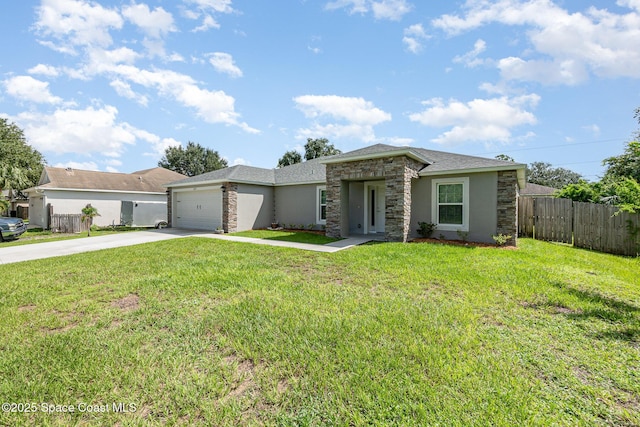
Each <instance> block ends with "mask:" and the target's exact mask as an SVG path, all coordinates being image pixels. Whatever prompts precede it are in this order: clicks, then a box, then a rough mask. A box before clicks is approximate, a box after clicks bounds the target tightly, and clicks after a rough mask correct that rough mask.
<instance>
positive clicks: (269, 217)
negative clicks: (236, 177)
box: [237, 184, 274, 231]
mask: <svg viewBox="0 0 640 427" xmlns="http://www.w3.org/2000/svg"><path fill="white" fill-rule="evenodd" d="M273 193H274V188H273V187H265V186H260V185H248V184H239V185H238V201H237V203H238V219H237V220H238V225H237V230H238V231H244V230H252V229H256V228H266V227H269V226H270V225H271V222H272V221H273V214H274V212H273V211H274V205H273Z"/></svg>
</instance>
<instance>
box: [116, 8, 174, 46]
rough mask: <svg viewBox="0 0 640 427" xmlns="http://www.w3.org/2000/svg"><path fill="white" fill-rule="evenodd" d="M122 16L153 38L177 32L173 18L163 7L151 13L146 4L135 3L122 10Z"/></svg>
mask: <svg viewBox="0 0 640 427" xmlns="http://www.w3.org/2000/svg"><path fill="white" fill-rule="evenodd" d="M122 15H123V16H124V17H125V18H127V19H128V20H129V21H131V22H133V23H134V24H135V25H137V26H138V27H140V29H141V30H142V31H143V32H144V33H145V34H146V35H147V36H149V37H152V38H156V39H158V38H161V37H163V36H165V35H166V34H167V33H170V32H174V31H176V26H175V24H174V22H173V16H172V15H171V14H170V13H169V12H167V11H166V10H164V9H163V8H162V7H157V8H155V9H154V10H153V11H151V10H150V9H149V6H147V5H146V4H135V3H133V4H131V5H130V6H124V7H123V8H122Z"/></svg>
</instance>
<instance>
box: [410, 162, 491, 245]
mask: <svg viewBox="0 0 640 427" xmlns="http://www.w3.org/2000/svg"><path fill="white" fill-rule="evenodd" d="M459 177H468V178H469V235H468V240H469V241H473V242H486V243H494V241H493V239H492V238H491V236H493V235H495V234H496V230H497V221H498V215H497V203H498V202H497V198H498V173H497V172H485V173H476V174H469V175H464V174H460V175H447V176H446V178H459ZM442 178H443V177H442V176H438V177H422V178H420V179H418V180H415V181H413V189H412V207H411V234H410V235H411V237H412V238H416V237H420V236H419V234H418V233H417V231H416V230H417V229H418V222H422V221H425V222H435V220H434V218H432V217H431V215H432V206H433V203H434V202H435V201H434V200H433V198H432V194H431V192H432V181H433V180H434V179H442ZM441 234H442V235H443V236H444V238H445V239H454V240H459V239H460V236H459V235H458V234H457V233H456V232H455V231H441V230H437V229H436V231H434V233H433V235H432V236H433V237H439V236H440V235H441Z"/></svg>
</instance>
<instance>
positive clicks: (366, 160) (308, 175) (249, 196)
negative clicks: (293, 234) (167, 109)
mask: <svg viewBox="0 0 640 427" xmlns="http://www.w3.org/2000/svg"><path fill="white" fill-rule="evenodd" d="M166 186H167V188H168V197H169V200H168V209H169V225H170V226H174V227H178V228H191V229H202V230H213V229H216V228H222V229H224V231H225V232H234V231H242V230H249V229H252V228H265V227H268V226H270V225H271V224H272V223H274V222H278V223H280V224H284V225H287V226H288V225H290V224H296V225H300V224H302V225H305V226H306V225H309V224H313V225H315V227H316V228H319V227H322V228H324V229H326V233H327V235H329V236H333V237H341V236H342V237H344V236H349V235H358V234H360V235H362V234H364V235H370V234H372V235H378V236H382V237H383V238H384V239H385V240H388V241H401V242H406V241H407V240H409V239H411V238H413V237H416V236H417V233H416V229H417V228H418V222H422V221H424V222H432V223H435V224H436V232H435V236H437V237H439V236H442V237H444V238H447V239H450V238H451V239H459V238H460V236H464V237H465V238H466V239H468V240H469V241H478V242H492V241H493V240H492V237H491V236H492V235H496V234H499V233H502V234H505V235H511V236H512V238H511V241H510V242H509V243H510V244H515V236H516V235H517V197H518V189H519V188H523V187H524V186H525V165H524V164H520V163H514V162H508V161H502V160H496V159H486V158H481V157H473V156H465V155H460V154H452V153H446V152H441V151H433V150H427V149H423V148H413V147H394V146H389V145H384V144H377V145H373V146H369V147H365V148H362V149H359V150H355V151H351V152H348V153H344V154H339V155H335V156H328V157H323V158H319V159H314V160H310V161H306V162H303V163H298V164H295V165H291V166H286V167H283V168H280V169H263V168H257V167H251V166H242V165H238V166H233V167H229V168H225V169H220V170H217V171H214V172H209V173H205V174H203V175H199V176H195V177H190V178H187V179H183V180H180V181H174V182H171V183H168V184H167V185H166Z"/></svg>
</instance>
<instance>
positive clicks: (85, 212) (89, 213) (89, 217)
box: [80, 203, 100, 236]
mask: <svg viewBox="0 0 640 427" xmlns="http://www.w3.org/2000/svg"><path fill="white" fill-rule="evenodd" d="M97 216H100V214H99V213H98V209H96V208H94V207H93V206H91V203H89V204H88V205H87V206H85V207H84V208H82V216H81V217H80V219H81V220H82V222H85V221H88V222H89V228H88V229H87V236H91V226H92V225H93V218H95V217H97Z"/></svg>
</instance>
